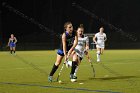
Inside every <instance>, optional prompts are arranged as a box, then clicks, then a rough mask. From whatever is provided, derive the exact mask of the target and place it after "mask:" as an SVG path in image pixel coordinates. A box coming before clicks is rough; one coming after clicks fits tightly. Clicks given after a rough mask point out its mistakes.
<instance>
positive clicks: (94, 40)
mask: <svg viewBox="0 0 140 93" xmlns="http://www.w3.org/2000/svg"><path fill="white" fill-rule="evenodd" d="M93 42H95V44H97V41H96V35H95V36H94V37H93Z"/></svg>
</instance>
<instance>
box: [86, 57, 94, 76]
mask: <svg viewBox="0 0 140 93" xmlns="http://www.w3.org/2000/svg"><path fill="white" fill-rule="evenodd" d="M86 56H87V59H88V61H89V63H90V66H91V68H92V72H93V77H95V74H96V72H95V69H94V66H93V63H92V61H91V58H90V56H89V54H87V55H86Z"/></svg>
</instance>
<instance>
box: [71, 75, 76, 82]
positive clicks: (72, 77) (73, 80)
mask: <svg viewBox="0 0 140 93" xmlns="http://www.w3.org/2000/svg"><path fill="white" fill-rule="evenodd" d="M70 80H71V82H76V81H77V77H76V76H75V75H73V74H70Z"/></svg>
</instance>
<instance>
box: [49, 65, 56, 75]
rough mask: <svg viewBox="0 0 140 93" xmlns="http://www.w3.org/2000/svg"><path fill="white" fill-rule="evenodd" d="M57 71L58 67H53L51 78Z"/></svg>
mask: <svg viewBox="0 0 140 93" xmlns="http://www.w3.org/2000/svg"><path fill="white" fill-rule="evenodd" d="M57 69H58V66H56V65H55V64H54V65H53V68H52V71H51V72H50V76H53V74H54V73H55V71H56V70H57Z"/></svg>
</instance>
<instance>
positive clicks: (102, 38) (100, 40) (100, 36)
mask: <svg viewBox="0 0 140 93" xmlns="http://www.w3.org/2000/svg"><path fill="white" fill-rule="evenodd" d="M95 37H96V38H97V45H96V47H98V48H104V42H105V38H106V34H105V33H103V34H101V33H100V32H98V33H96V34H95Z"/></svg>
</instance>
